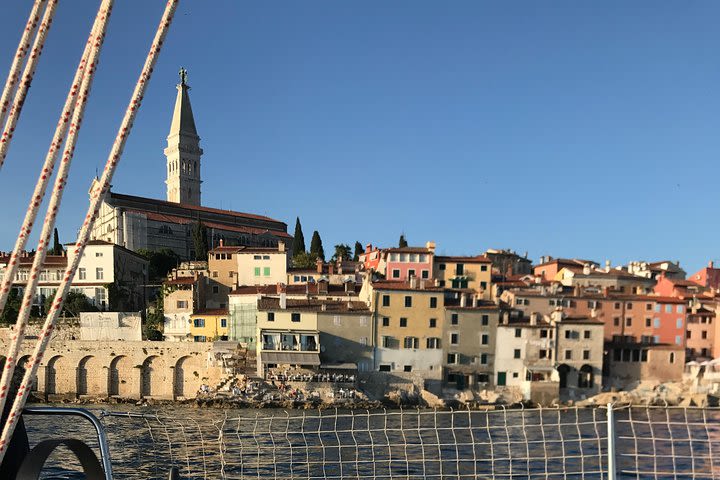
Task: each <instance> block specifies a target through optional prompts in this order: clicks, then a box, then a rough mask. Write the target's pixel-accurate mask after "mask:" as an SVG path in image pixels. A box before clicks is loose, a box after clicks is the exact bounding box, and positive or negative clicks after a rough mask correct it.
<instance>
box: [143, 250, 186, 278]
mask: <svg viewBox="0 0 720 480" xmlns="http://www.w3.org/2000/svg"><path fill="white" fill-rule="evenodd" d="M137 253H138V254H140V255H142V256H143V257H145V258H147V259H148V261H149V262H150V267H149V268H148V277H149V278H150V280H152V281H157V280H163V279H164V278H165V277H166V276H167V274H168V272H169V271H170V270H172V269H173V268H174V267H176V266H177V264H178V262H179V261H180V257H179V256H178V254H177V253H175V252H174V251H172V250H170V249H169V248H163V249H162V250H158V251H153V250H147V249H144V248H141V249H139V250H138V251H137Z"/></svg>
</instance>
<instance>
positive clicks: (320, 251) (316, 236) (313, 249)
mask: <svg viewBox="0 0 720 480" xmlns="http://www.w3.org/2000/svg"><path fill="white" fill-rule="evenodd" d="M310 254H311V255H315V258H320V259H322V261H323V262H324V261H325V249H324V248H323V244H322V239H321V238H320V233H318V231H317V230H315V231H314V232H313V236H312V240H310Z"/></svg>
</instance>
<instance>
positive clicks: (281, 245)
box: [278, 240, 285, 253]
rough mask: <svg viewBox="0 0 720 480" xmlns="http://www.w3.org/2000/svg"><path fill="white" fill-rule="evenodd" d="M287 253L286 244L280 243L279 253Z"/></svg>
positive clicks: (280, 241)
mask: <svg viewBox="0 0 720 480" xmlns="http://www.w3.org/2000/svg"><path fill="white" fill-rule="evenodd" d="M284 251H285V242H283V241H282V240H279V241H278V252H280V253H283V252H284Z"/></svg>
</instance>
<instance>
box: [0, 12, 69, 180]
mask: <svg viewBox="0 0 720 480" xmlns="http://www.w3.org/2000/svg"><path fill="white" fill-rule="evenodd" d="M58 1H59V0H49V1H48V4H47V7H46V8H45V13H44V14H43V19H42V23H41V24H40V27H39V28H38V33H37V36H36V37H35V41H34V42H33V48H32V50H31V51H30V58H28V61H27V63H26V64H25V70H23V75H22V79H21V81H20V85H18V88H17V90H16V91H15V98H14V99H13V104H12V107H11V108H10V113H9V114H8V119H7V121H6V122H5V130H3V133H2V137H0V170H1V169H2V166H3V163H5V157H7V152H8V149H9V148H10V142H12V138H13V134H14V133H15V126H16V125H17V122H18V120H19V119H20V112H22V107H23V105H24V104H25V99H26V98H27V94H28V90H29V89H30V85H32V81H33V76H34V75H35V69H36V68H37V64H38V61H39V60H40V55H41V54H42V50H43V47H44V46H45V38H46V37H47V33H48V31H49V30H50V26H51V25H52V21H53V17H54V16H55V8H56V7H57V4H58Z"/></svg>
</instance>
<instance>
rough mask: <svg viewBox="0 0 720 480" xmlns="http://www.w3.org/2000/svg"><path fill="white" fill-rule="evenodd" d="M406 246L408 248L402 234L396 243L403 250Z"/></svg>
mask: <svg viewBox="0 0 720 480" xmlns="http://www.w3.org/2000/svg"><path fill="white" fill-rule="evenodd" d="M407 246H408V243H407V240H405V234H404V233H403V234H402V235H400V241H399V242H398V247H400V248H404V247H407Z"/></svg>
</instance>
